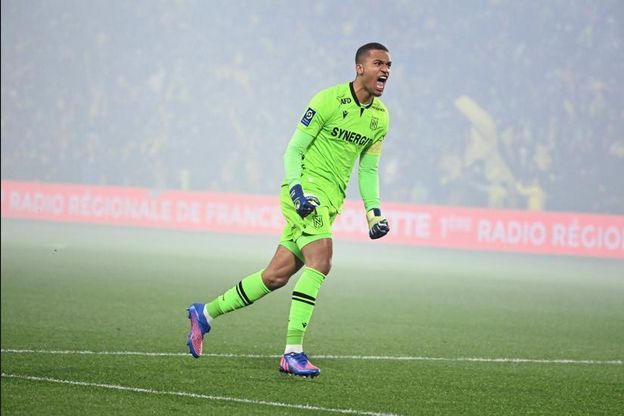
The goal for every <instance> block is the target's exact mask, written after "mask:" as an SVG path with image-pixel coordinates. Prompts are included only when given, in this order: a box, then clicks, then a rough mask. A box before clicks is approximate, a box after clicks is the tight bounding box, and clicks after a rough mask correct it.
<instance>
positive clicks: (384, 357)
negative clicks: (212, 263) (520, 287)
mask: <svg viewBox="0 0 624 416" xmlns="http://www.w3.org/2000/svg"><path fill="white" fill-rule="evenodd" d="M0 351H1V352H2V353H15V354H56V355H62V354H79V355H135V356H142V357H189V356H190V354H188V353H181V352H140V351H88V350H64V351H63V350H58V351H55V350H28V349H10V348H2V350H0ZM204 356H205V357H217V358H279V357H280V355H277V354H276V355H271V354H217V353H207V354H204ZM314 358H315V359H320V360H368V361H373V360H379V361H447V362H475V363H517V364H523V363H533V364H588V365H623V364H624V360H573V359H565V358H560V359H542V358H483V357H457V358H449V357H421V356H392V355H314Z"/></svg>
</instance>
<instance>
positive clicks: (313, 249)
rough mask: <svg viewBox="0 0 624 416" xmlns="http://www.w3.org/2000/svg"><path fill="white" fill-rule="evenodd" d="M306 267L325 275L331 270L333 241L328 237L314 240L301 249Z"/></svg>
mask: <svg viewBox="0 0 624 416" xmlns="http://www.w3.org/2000/svg"><path fill="white" fill-rule="evenodd" d="M302 252H303V256H304V257H305V265H306V267H310V268H312V269H315V270H317V271H319V272H321V273H323V274H324V275H326V276H327V274H329V271H330V270H331V259H332V252H333V242H332V240H331V239H330V238H324V239H321V240H316V241H313V242H311V243H310V244H308V245H306V246H305V247H303V249H302Z"/></svg>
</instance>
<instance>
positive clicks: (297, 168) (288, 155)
mask: <svg viewBox="0 0 624 416" xmlns="http://www.w3.org/2000/svg"><path fill="white" fill-rule="evenodd" d="M313 140H314V137H312V136H310V135H309V134H307V133H304V132H303V131H301V130H299V129H296V130H295V133H294V134H293V135H292V138H291V139H290V142H289V143H288V147H287V148H286V152H285V153H284V175H285V179H284V182H285V183H286V184H288V189H290V188H292V187H293V186H294V185H297V184H299V185H301V171H302V166H301V161H302V160H303V155H304V154H305V152H306V150H307V149H308V147H309V146H310V145H311V144H312V141H313Z"/></svg>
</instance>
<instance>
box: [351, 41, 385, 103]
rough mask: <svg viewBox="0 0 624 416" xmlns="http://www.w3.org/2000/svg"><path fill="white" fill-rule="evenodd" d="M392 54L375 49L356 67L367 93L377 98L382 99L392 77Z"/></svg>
mask: <svg viewBox="0 0 624 416" xmlns="http://www.w3.org/2000/svg"><path fill="white" fill-rule="evenodd" d="M391 65H392V61H390V54H389V53H388V52H386V51H383V50H381V49H373V50H371V51H369V52H368V55H367V56H366V57H365V58H364V59H363V60H362V62H360V63H359V64H357V65H356V70H357V73H358V76H360V77H361V79H362V85H364V88H365V89H366V91H368V92H369V93H370V94H371V95H373V96H375V97H380V96H381V94H383V92H384V88H385V86H386V81H387V80H388V77H389V76H390V66H391Z"/></svg>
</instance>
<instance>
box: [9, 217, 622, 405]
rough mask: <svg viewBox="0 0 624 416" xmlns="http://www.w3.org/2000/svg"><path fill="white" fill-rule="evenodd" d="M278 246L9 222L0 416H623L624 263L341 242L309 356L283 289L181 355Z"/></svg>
mask: <svg viewBox="0 0 624 416" xmlns="http://www.w3.org/2000/svg"><path fill="white" fill-rule="evenodd" d="M275 244H276V238H270V237H253V238H249V237H241V236H234V235H215V234H205V233H201V234H200V233H182V232H175V231H155V230H143V229H130V228H107V227H93V226H84V225H68V224H49V223H35V222H25V221H3V222H2V280H1V283H2V295H1V297H2V311H1V312H2V329H1V331H2V332H1V335H2V340H1V344H2V355H1V364H2V380H1V383H2V384H1V387H2V404H1V410H2V414H7V415H21V414H24V415H32V414H46V415H63V416H66V415H74V414H76V415H102V414H115V415H154V414H158V415H160V414H176V415H177V414H193V413H190V412H200V414H215V415H216V414H219V415H221V414H223V415H290V414H301V415H331V414H356V415H373V414H379V415H387V414H400V415H420V414H422V415H459V414H461V415H514V414H518V415H526V414H565V415H582V414H587V415H589V414H591V415H596V414H598V415H599V414H604V415H614V414H622V413H623V411H624V410H623V409H624V407H623V405H622V403H623V402H624V401H623V400H624V364H623V362H622V360H623V359H624V262H621V261H614V260H591V259H580V258H569V257H552V258H549V257H541V256H530V255H518V254H505V255H502V254H492V253H478V252H473V253H470V252H458V251H444V250H430V249H424V248H415V247H401V246H392V245H387V244H376V242H370V243H361V244H351V243H344V242H340V241H337V242H336V243H335V250H334V253H335V254H334V256H335V258H334V268H333V269H332V272H331V274H330V276H329V277H328V279H327V280H326V282H325V284H324V286H323V287H322V288H321V292H320V294H319V300H318V302H317V308H316V310H315V313H314V316H313V318H312V322H311V325H310V328H309V330H308V332H307V335H306V351H307V352H308V354H309V355H310V357H311V359H312V360H313V362H314V363H315V364H316V365H318V366H319V367H320V368H321V369H322V373H321V375H320V377H318V378H316V379H313V380H304V379H298V378H293V377H288V376H284V375H281V374H279V372H278V371H277V367H278V355H279V353H280V352H281V350H282V349H283V344H284V340H285V333H286V320H287V316H288V310H289V307H290V299H289V298H290V292H291V291H292V287H293V286H294V280H295V279H293V280H291V282H290V283H289V285H288V286H287V287H286V288H284V289H282V290H280V291H278V292H275V293H272V294H271V295H269V296H267V297H265V298H264V299H262V300H261V301H259V302H257V303H255V304H254V305H252V306H250V307H248V308H245V309H243V310H240V311H236V312H234V313H231V314H228V315H225V316H223V317H221V318H219V319H218V320H216V321H215V322H214V328H213V332H211V333H210V334H209V335H208V336H207V338H206V340H205V343H204V352H205V353H206V354H207V355H206V356H204V357H202V358H200V359H193V358H192V357H190V355H188V354H187V351H188V350H187V348H186V345H185V342H186V334H187V332H188V320H187V318H186V311H185V309H186V307H187V306H188V304H190V303H192V302H196V301H201V302H205V301H208V300H211V299H212V298H213V297H215V296H216V295H218V294H220V293H221V292H223V291H224V290H226V289H228V288H229V287H231V286H232V285H234V284H235V283H237V282H238V281H239V280H240V279H241V278H242V277H244V276H246V275H248V274H250V273H252V272H254V271H256V270H258V269H260V268H262V267H264V266H265V264H266V262H267V261H268V259H269V258H270V256H271V255H272V254H273V251H274V250H275Z"/></svg>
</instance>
